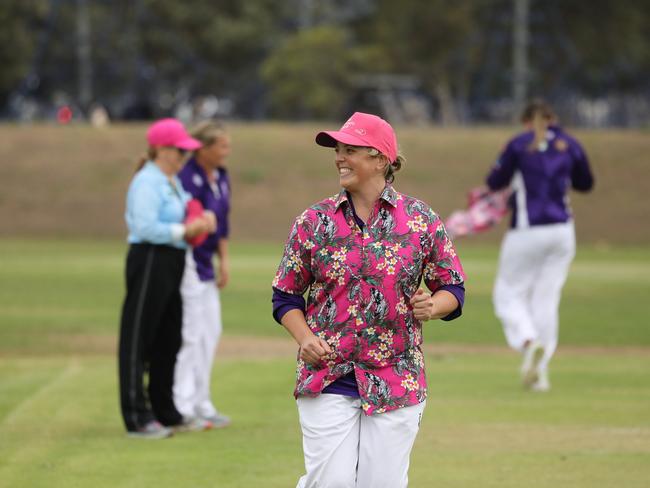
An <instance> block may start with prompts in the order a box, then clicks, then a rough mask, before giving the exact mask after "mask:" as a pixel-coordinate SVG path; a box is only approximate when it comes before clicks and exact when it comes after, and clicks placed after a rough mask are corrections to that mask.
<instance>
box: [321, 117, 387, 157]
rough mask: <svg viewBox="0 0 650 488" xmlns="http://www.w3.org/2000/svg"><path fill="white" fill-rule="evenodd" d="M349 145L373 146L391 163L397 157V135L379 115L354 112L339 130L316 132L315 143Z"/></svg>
mask: <svg viewBox="0 0 650 488" xmlns="http://www.w3.org/2000/svg"><path fill="white" fill-rule="evenodd" d="M337 142H340V143H343V144H349V145H350V146H367V147H374V148H375V149H377V150H378V151H379V152H380V153H382V154H384V155H385V156H387V157H388V159H390V162H391V163H393V162H395V160H396V159H397V137H396V136H395V131H394V130H393V128H392V127H391V125H390V124H389V123H388V122H386V121H385V120H384V119H382V118H381V117H377V116H376V115H372V114H364V113H363V112H355V113H353V114H352V117H350V118H349V119H348V121H347V122H346V123H345V124H343V126H342V127H341V130H338V131H324V132H319V133H318V134H316V144H318V145H320V146H325V147H336V143H337Z"/></svg>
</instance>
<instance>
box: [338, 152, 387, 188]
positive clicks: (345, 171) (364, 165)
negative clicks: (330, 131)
mask: <svg viewBox="0 0 650 488" xmlns="http://www.w3.org/2000/svg"><path fill="white" fill-rule="evenodd" d="M334 151H335V153H336V158H335V159H334V162H335V164H336V169H337V170H338V173H339V182H340V184H341V186H342V187H343V188H345V189H346V190H348V191H350V192H358V191H363V190H364V189H365V188H368V187H377V186H378V185H383V184H384V182H385V180H384V171H385V169H386V164H387V162H388V161H387V159H386V158H385V157H384V156H382V155H377V156H373V155H371V154H370V152H369V149H368V148H367V147H359V146H348V145H347V144H342V143H340V142H339V143H337V144H336V147H335V149H334Z"/></svg>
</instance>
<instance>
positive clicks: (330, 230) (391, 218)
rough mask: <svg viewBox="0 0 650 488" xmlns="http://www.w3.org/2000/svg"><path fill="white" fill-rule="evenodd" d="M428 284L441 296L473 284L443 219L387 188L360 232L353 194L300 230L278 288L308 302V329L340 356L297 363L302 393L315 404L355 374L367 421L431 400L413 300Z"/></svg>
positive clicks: (308, 214) (308, 217)
mask: <svg viewBox="0 0 650 488" xmlns="http://www.w3.org/2000/svg"><path fill="white" fill-rule="evenodd" d="M422 278H424V282H425V283H426V286H427V287H428V288H429V290H431V291H432V292H435V291H436V290H437V289H438V288H440V287H441V286H443V285H452V284H454V285H457V284H461V283H463V282H464V281H465V275H464V272H463V268H462V266H461V264H460V261H459V259H458V256H457V255H456V252H455V250H454V247H453V244H452V242H451V240H450V239H449V237H448V236H447V233H446V231H445V228H444V226H443V223H442V221H441V220H440V218H439V217H438V216H437V215H436V214H435V213H434V212H433V211H432V210H431V208H430V207H429V206H428V205H426V204H424V203H423V202H421V201H420V200H417V199H415V198H412V197H409V196H407V195H403V194H401V193H398V192H396V191H395V190H394V189H393V187H392V186H390V185H387V186H386V187H385V189H384V191H383V192H382V194H381V196H380V198H379V200H378V201H377V204H376V205H375V207H374V209H373V210H372V212H371V214H370V217H369V219H368V223H367V225H366V227H365V229H364V230H363V231H362V230H361V229H360V228H359V226H358V225H357V224H356V222H355V220H354V217H353V214H352V209H351V208H350V204H349V202H348V201H347V196H346V193H345V191H342V192H341V193H340V194H339V195H338V196H334V197H331V198H328V199H326V200H323V201H322V202H320V203H317V204H316V205H313V206H311V207H310V208H308V209H307V210H305V211H304V212H303V213H302V215H300V216H299V217H298V218H297V219H296V220H295V222H294V224H293V227H292V229H291V233H290V234H289V238H288V240H287V244H286V246H285V250H284V255H283V256H282V260H281V262H280V266H279V268H278V271H277V273H276V276H275V279H274V281H273V286H274V287H275V288H277V289H279V290H281V291H284V292H286V293H291V294H296V295H302V294H303V293H305V291H307V289H308V288H309V295H308V298H307V308H306V319H307V324H308V325H309V327H310V328H311V330H312V331H313V332H314V334H316V335H317V336H319V337H321V338H322V339H324V340H325V341H327V342H328V344H329V345H330V347H331V348H332V349H333V351H334V352H333V353H332V354H331V355H330V356H329V357H328V358H327V359H326V360H323V361H321V363H320V364H318V365H316V366H312V365H309V364H307V363H305V362H303V361H302V360H300V359H299V360H298V365H297V382H296V389H295V391H294V395H296V396H299V395H306V396H317V395H318V394H320V392H321V391H322V390H323V388H325V387H327V385H329V384H330V383H332V382H333V381H335V380H336V379H338V378H340V377H342V376H344V375H346V374H348V373H349V372H350V371H352V370H354V373H355V377H356V380H357V385H358V388H359V395H360V397H361V402H362V407H363V409H364V412H365V413H366V414H367V415H372V414H373V413H382V412H388V411H390V410H395V409H397V408H401V407H406V406H409V405H415V404H417V403H420V402H422V401H424V399H425V398H426V396H427V383H426V377H425V371H424V356H423V354H422V350H421V349H420V344H421V343H422V323H421V322H420V321H419V320H417V319H416V318H415V317H414V316H413V312H412V307H411V305H410V304H409V299H410V298H411V296H412V295H413V294H414V293H415V291H416V290H417V289H418V287H419V285H420V281H421V280H422Z"/></svg>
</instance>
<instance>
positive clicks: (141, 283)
mask: <svg viewBox="0 0 650 488" xmlns="http://www.w3.org/2000/svg"><path fill="white" fill-rule="evenodd" d="M147 141H148V143H149V153H148V158H143V160H142V161H141V163H140V166H139V168H138V171H137V173H136V175H135V176H134V178H133V180H132V181H131V184H130V186H129V190H128V193H127V197H126V223H127V226H128V229H129V235H128V242H129V252H128V256H127V261H126V297H125V299H124V305H123V307H122V319H121V327H120V342H119V379H120V404H121V409H122V417H123V419H124V424H125V426H126V429H127V432H128V434H129V436H133V437H145V438H164V437H169V436H170V435H172V433H173V431H174V430H175V429H182V430H188V429H196V428H200V426H195V425H193V424H192V425H189V424H188V422H187V420H186V419H183V417H182V415H181V414H180V413H179V412H178V411H177V410H176V407H175V406H174V402H173V395H172V386H173V378H174V366H175V361H176V354H177V353H178V349H179V347H180V344H181V324H182V303H181V297H180V291H179V287H180V282H181V278H182V276H183V269H184V263H185V249H186V248H187V243H186V239H191V238H192V237H195V236H197V235H199V234H201V233H204V232H213V231H214V229H215V226H216V222H215V218H214V214H212V213H205V214H204V215H203V216H202V217H200V218H198V219H195V220H193V221H192V222H189V223H187V224H185V223H184V220H185V209H186V204H187V202H188V201H189V199H190V196H189V194H187V193H186V192H185V191H184V190H183V186H182V185H181V183H180V181H179V180H178V178H177V176H176V175H177V173H178V171H180V169H181V168H182V167H183V164H184V161H185V156H186V153H187V151H192V150H195V149H198V148H199V147H200V146H201V143H200V142H199V141H197V140H195V139H192V138H191V137H190V136H189V135H188V133H187V131H186V130H185V128H184V127H183V125H182V124H181V123H180V122H179V121H178V120H175V119H163V120H159V121H157V122H155V123H154V124H152V125H151V127H150V128H149V130H148V132H147ZM146 376H148V379H149V381H148V384H147V385H146V389H145V377H146Z"/></svg>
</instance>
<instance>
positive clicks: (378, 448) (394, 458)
mask: <svg viewBox="0 0 650 488" xmlns="http://www.w3.org/2000/svg"><path fill="white" fill-rule="evenodd" d="M297 404H298V413H299V416H300V426H301V428H302V444H303V452H304V455H305V470H306V474H305V475H304V476H303V477H301V478H300V480H299V481H298V485H297V487H296V488H403V487H406V486H408V468H409V457H410V454H411V448H412V447H413V443H414V442H415V436H416V435H417V433H418V430H419V429H420V420H421V418H422V412H423V411H424V407H425V404H426V402H422V403H420V404H418V405H414V406H411V407H405V408H400V409H397V410H393V411H390V412H387V413H381V414H375V415H371V416H366V415H365V414H364V413H363V411H362V408H361V401H360V400H359V399H358V398H352V397H348V396H344V395H334V394H327V393H324V394H321V395H319V396H317V397H315V398H310V397H299V398H298V400H297Z"/></svg>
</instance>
